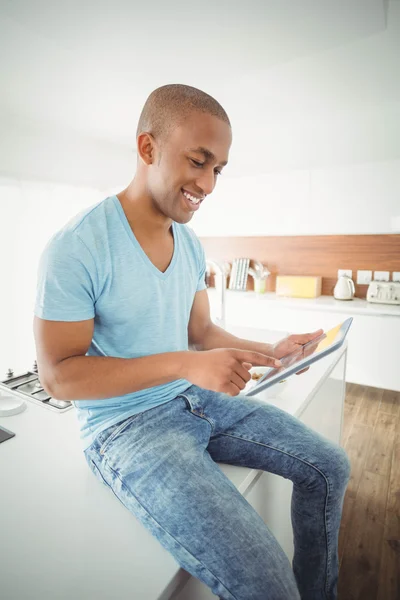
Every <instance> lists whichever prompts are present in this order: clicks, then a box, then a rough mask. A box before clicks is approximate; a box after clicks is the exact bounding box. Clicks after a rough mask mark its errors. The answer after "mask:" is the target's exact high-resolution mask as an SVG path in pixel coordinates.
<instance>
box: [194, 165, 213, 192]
mask: <svg viewBox="0 0 400 600" xmlns="http://www.w3.org/2000/svg"><path fill="white" fill-rule="evenodd" d="M215 180H216V175H215V173H214V171H213V170H204V171H203V172H202V173H201V175H200V176H199V177H197V179H196V184H197V186H198V188H199V189H200V190H202V191H203V193H204V194H205V195H206V196H208V195H209V194H211V192H212V191H213V189H214V187H215V183H216V181H215Z"/></svg>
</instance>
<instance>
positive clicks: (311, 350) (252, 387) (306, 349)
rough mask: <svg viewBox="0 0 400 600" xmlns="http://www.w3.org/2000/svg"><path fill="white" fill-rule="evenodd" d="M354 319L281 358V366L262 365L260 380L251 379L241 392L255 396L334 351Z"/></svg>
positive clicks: (340, 343) (341, 342)
mask: <svg viewBox="0 0 400 600" xmlns="http://www.w3.org/2000/svg"><path fill="white" fill-rule="evenodd" d="M352 321H353V318H352V317H349V318H348V319H346V320H345V321H343V323H340V324H339V325H337V326H336V327H334V328H333V329H330V330H329V331H327V332H325V333H323V334H321V335H320V336H319V337H317V338H315V340H312V341H311V342H308V343H307V344H304V345H303V346H301V348H299V349H298V350H296V351H295V352H292V353H291V354H288V355H287V356H284V357H283V358H281V359H280V361H281V363H282V366H281V367H260V370H261V369H262V375H261V377H260V378H259V379H258V380H257V379H250V381H248V382H247V385H246V387H245V388H244V390H243V391H242V392H241V394H243V395H244V396H255V395H256V394H258V393H259V392H261V391H262V390H265V389H266V388H268V387H270V386H271V385H274V384H275V383H278V382H280V381H282V379H286V378H287V377H289V376H290V375H294V374H295V373H298V372H299V371H301V370H302V369H305V368H306V367H308V366H310V365H312V363H314V362H316V361H317V360H320V359H321V358H323V357H324V356H327V355H328V354H330V353H331V352H334V351H335V350H337V349H338V348H340V346H341V345H342V344H343V342H344V340H345V337H346V334H347V332H348V330H349V328H350V325H351V323H352ZM253 370H254V371H255V372H256V373H257V367H254V369H253ZM254 375H255V373H254V372H253V375H252V377H254Z"/></svg>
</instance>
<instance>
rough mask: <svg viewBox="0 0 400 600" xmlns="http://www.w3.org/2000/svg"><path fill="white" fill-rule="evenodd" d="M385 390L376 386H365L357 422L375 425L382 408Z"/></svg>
mask: <svg viewBox="0 0 400 600" xmlns="http://www.w3.org/2000/svg"><path fill="white" fill-rule="evenodd" d="M382 396H383V390H381V389H379V388H374V387H365V388H364V392H363V398H362V402H361V404H360V407H359V409H358V412H357V417H356V419H357V423H362V424H364V425H370V426H371V427H373V426H374V425H375V421H376V417H377V413H378V410H379V408H380V404H381V400H382Z"/></svg>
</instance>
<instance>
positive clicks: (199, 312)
mask: <svg viewBox="0 0 400 600" xmlns="http://www.w3.org/2000/svg"><path fill="white" fill-rule="evenodd" d="M188 330H189V343H190V344H191V346H192V347H194V348H196V350H211V349H212V348H240V349H242V350H251V351H253V352H261V353H262V354H267V355H268V356H274V347H273V345H272V344H267V343H263V342H254V341H252V340H245V339H242V338H238V337H236V336H235V335H232V334H231V333H228V332H227V331H225V329H222V327H218V325H215V324H214V323H213V322H212V320H211V317H210V303H209V300H208V293H207V290H202V291H200V292H197V293H196V295H195V298H194V301H193V306H192V310H191V313H190V319H189V327H188Z"/></svg>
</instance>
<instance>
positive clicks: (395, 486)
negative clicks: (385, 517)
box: [387, 434, 400, 515]
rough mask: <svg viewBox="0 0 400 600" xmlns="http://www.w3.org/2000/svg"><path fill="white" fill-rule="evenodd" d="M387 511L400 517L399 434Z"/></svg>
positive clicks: (393, 459)
mask: <svg viewBox="0 0 400 600" xmlns="http://www.w3.org/2000/svg"><path fill="white" fill-rule="evenodd" d="M387 510H390V511H392V512H397V513H398V514H399V515H400V434H397V436H396V439H395V443H394V447H393V457H392V468H391V471H390V482H389V492H388V503H387Z"/></svg>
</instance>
